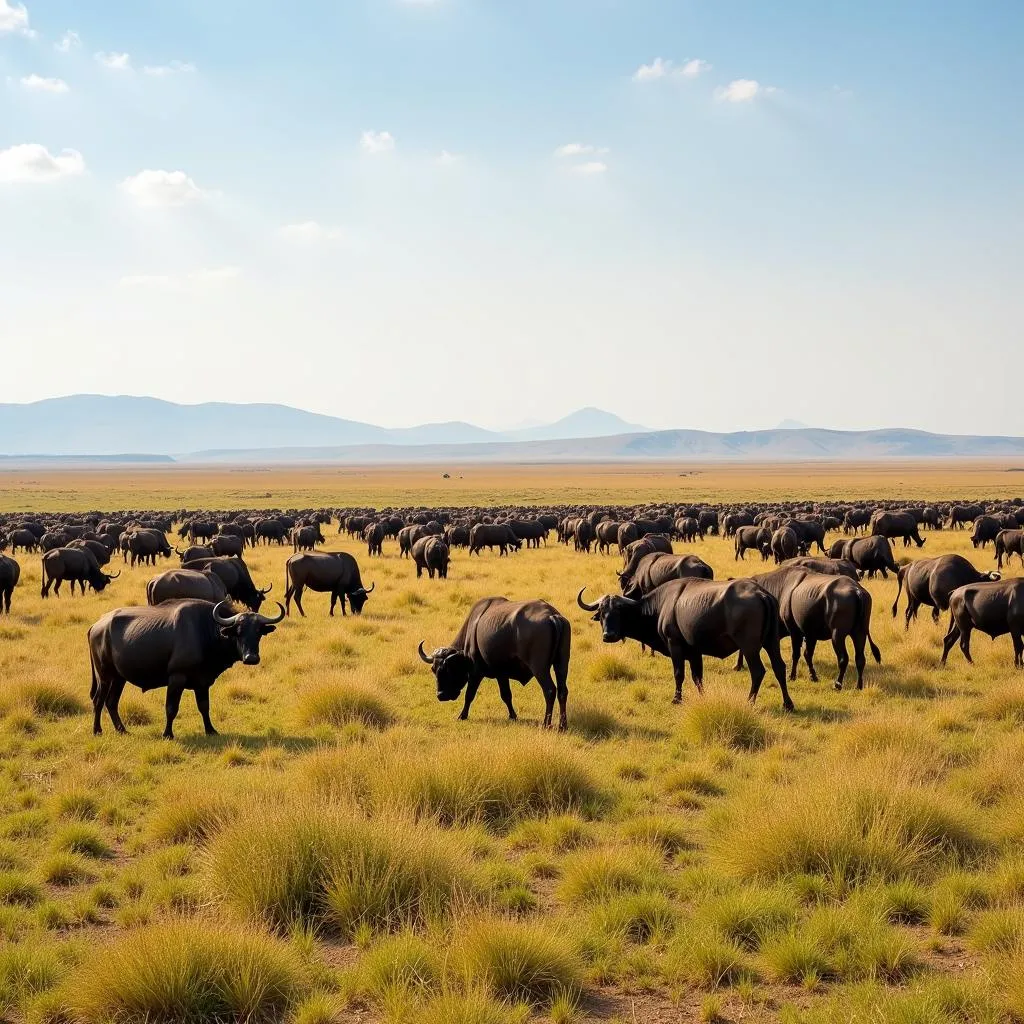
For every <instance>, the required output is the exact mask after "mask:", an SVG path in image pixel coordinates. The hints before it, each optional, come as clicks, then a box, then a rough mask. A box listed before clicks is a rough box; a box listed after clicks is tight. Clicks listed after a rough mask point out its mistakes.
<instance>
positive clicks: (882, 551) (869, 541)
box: [828, 537, 900, 580]
mask: <svg viewBox="0 0 1024 1024" xmlns="http://www.w3.org/2000/svg"><path fill="white" fill-rule="evenodd" d="M828 556H829V558H842V559H845V560H846V561H848V562H853V564H854V565H855V566H857V568H858V569H859V570H860V571H861V572H862V573H865V572H866V573H867V574H868V576H869V577H871V578H874V575H875V573H876V572H880V573H881V574H882V579H884V580H885V579H888V578H889V573H890V572H895V573H898V572H899V571H900V567H899V566H898V565H897V564H896V556H895V555H894V554H893V552H892V545H891V544H890V543H889V540H888V538H887V537H855V538H854V539H853V540H837V541H835V542H833V544H832V546H831V547H830V548H829V549H828Z"/></svg>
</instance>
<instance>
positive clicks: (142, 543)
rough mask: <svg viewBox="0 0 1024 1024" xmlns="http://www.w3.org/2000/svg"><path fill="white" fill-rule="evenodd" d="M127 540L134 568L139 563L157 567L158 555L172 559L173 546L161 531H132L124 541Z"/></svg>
mask: <svg viewBox="0 0 1024 1024" xmlns="http://www.w3.org/2000/svg"><path fill="white" fill-rule="evenodd" d="M125 538H126V543H127V545H128V553H129V554H130V555H131V564H132V565H133V566H134V565H136V564H138V563H139V562H142V563H144V564H148V565H153V566H155V565H156V556H157V555H163V556H164V558H170V557H171V553H172V552H171V546H170V544H168V543H167V538H166V537H165V536H164V535H163V534H162V533H161V532H160V531H159V530H147V529H141V530H132V531H131V532H130V533H127V534H126V535H125V537H124V538H122V539H125Z"/></svg>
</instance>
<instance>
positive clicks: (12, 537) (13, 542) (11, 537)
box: [7, 528, 39, 555]
mask: <svg viewBox="0 0 1024 1024" xmlns="http://www.w3.org/2000/svg"><path fill="white" fill-rule="evenodd" d="M7 543H8V544H9V545H10V546H11V554H12V555H16V554H17V553H18V548H21V549H22V550H23V551H38V550H39V537H37V536H36V535H35V534H34V533H33V532H32V531H31V530H29V529H27V528H23V529H19V530H11V532H10V533H9V534H8V535H7Z"/></svg>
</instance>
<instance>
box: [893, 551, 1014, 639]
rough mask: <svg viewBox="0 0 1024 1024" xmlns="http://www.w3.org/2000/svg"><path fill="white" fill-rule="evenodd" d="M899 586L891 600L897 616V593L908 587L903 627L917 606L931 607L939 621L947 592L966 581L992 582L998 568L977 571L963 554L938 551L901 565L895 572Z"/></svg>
mask: <svg viewBox="0 0 1024 1024" xmlns="http://www.w3.org/2000/svg"><path fill="white" fill-rule="evenodd" d="M896 576H897V579H898V580H899V587H898V588H897V590H896V600H895V601H893V603H892V615H893V618H895V617H896V610H897V606H898V605H899V603H900V594H901V593H903V590H904V588H906V591H907V611H906V623H905V627H904V628H906V629H909V628H910V622H911V620H912V619H916V618H917V610H918V608H920V607H921V605H926V606H927V607H930V608H931V610H932V621H934V622H938V621H939V613H940V612H944V611H946V609H947V608H949V596H950V594H952V593H953V591H954V590H956V589H957V588H958V587H964V586H966V585H967V584H969V583H984V582H993V581H996V580H999V579H1001V577H1000V575H999V573H997V572H979V571H978V570H977V569H975V568H974V566H973V565H971V563H970V562H969V561H967V559H966V558H964V557H963V555H937V556H936V557H935V558H920V559H918V560H917V561H916V562H910V563H909V564H908V565H901V566H900V568H899V571H898V572H897V574H896Z"/></svg>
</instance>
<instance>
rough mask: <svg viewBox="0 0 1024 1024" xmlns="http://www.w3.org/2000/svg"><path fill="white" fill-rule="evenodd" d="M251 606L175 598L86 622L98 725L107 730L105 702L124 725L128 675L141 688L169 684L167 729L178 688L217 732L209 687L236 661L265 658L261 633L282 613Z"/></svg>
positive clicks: (168, 730)
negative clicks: (229, 608)
mask: <svg viewBox="0 0 1024 1024" xmlns="http://www.w3.org/2000/svg"><path fill="white" fill-rule="evenodd" d="M278 608H280V609H281V610H280V614H279V615H278V616H277V617H276V618H273V619H271V618H268V617H267V616H265V615H258V614H255V613H253V612H242V613H240V614H238V615H226V614H224V605H223V604H217V605H215V604H211V603H210V602H209V601H175V602H172V603H170V604H166V605H160V606H158V607H155V608H151V607H135V608H116V609H115V610H114V611H112V612H107V614H106V615H104V616H103V618H101V619H100V620H99V621H98V622H96V623H95V624H94V625H93V626H92V627H91V628H90V629H89V634H88V636H89V660H90V662H91V667H92V687H91V689H90V691H89V695H90V697H91V698H92V706H93V725H92V731H93V732H94V733H95V734H97V735H99V734H100V732H102V728H101V724H100V716H101V715H102V713H103V709H104V708H106V709H107V713H108V714H109V715H110V720H111V721H112V722H113V723H114V728H115V729H116V730H117V731H118V732H127V730H126V729H125V727H124V722H122V721H121V716H120V714H119V713H118V710H117V708H118V703H119V701H120V700H121V693H122V692H123V691H124V687H125V683H133V684H134V685H135V686H137V687H139V689H140V690H143V691H146V690H157V689H160V688H161V687H164V686H166V687H167V703H166V709H167V724H166V726H165V727H164V737H165V738H166V739H174V730H173V726H174V719H175V717H176V716H177V714H178V707H179V705H180V704H181V695H182V693H184V691H185V690H192V691H193V692H194V693H195V695H196V707H197V708H198V709H199V714H200V715H202V718H203V727H204V728H205V730H206V735H207V736H215V735H216V734H217V730H216V729H214V727H213V723H212V722H211V721H210V687H211V686H213V684H214V683H215V682H216V681H217V677H218V676H219V675H220V674H221V673H222V672H224V671H226V670H227V669H229V668H231V666H232V665H234V664H235V662H237V661H241V662H242V664H243V665H258V664H259V663H260V640H261V639H262V638H263V637H264V636H266V634H267V633H273V632H274V628H275V624H276V623H278V622H280V621H281V620H282V619H283V618H284V609H283V608H281V606H280V604H279V605H278Z"/></svg>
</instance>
